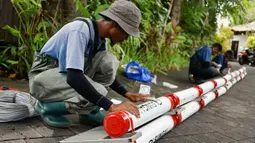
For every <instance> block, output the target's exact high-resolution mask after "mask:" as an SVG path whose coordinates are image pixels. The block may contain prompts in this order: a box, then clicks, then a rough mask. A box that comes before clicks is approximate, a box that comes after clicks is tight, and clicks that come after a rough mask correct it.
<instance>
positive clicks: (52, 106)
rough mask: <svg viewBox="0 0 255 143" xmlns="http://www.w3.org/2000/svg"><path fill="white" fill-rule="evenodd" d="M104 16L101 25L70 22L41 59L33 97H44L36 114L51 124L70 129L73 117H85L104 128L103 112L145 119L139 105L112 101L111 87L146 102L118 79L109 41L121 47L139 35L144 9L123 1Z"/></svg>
mask: <svg viewBox="0 0 255 143" xmlns="http://www.w3.org/2000/svg"><path fill="white" fill-rule="evenodd" d="M101 16H102V17H103V19H101V20H99V21H94V20H91V19H87V18H76V19H75V20H73V21H72V22H70V23H68V24H66V25H65V26H63V27H62V28H61V29H60V30H59V31H58V32H57V33H56V34H55V35H54V36H53V37H51V38H50V40H49V41H48V42H47V43H46V44H45V45H44V47H43V48H42V49H41V51H40V52H38V53H37V54H36V56H35V59H34V63H33V65H32V68H31V71H30V73H29V87H30V93H31V95H32V96H34V97H35V98H36V99H38V102H37V103H36V106H35V109H36V111H37V112H38V113H39V114H40V115H41V117H42V118H43V120H44V121H45V122H46V123H47V124H48V125H50V126H55V127H68V126H70V125H71V123H70V121H69V120H67V119H66V118H65V117H63V115H65V114H70V113H74V114H79V117H80V122H81V123H85V124H94V125H101V124H103V120H104V118H105V115H104V114H103V113H102V112H101V111H100V108H103V109H105V110H107V111H110V112H114V111H120V110H125V111H128V112H130V113H131V114H134V115H135V116H137V117H139V111H138V109H137V106H136V105H135V104H134V103H132V102H124V103H121V104H113V103H112V102H111V101H110V100H109V99H108V98H106V95H107V88H108V87H110V88H112V89H113V90H115V91H116V92H117V93H119V94H121V95H122V96H124V97H126V98H128V99H129V100H131V101H133V102H136V101H144V100H145V99H144V98H145V97H144V96H142V95H140V94H137V93H131V92H128V91H127V90H126V89H125V88H124V87H123V86H122V85H121V84H120V83H119V82H118V81H117V80H116V71H117V68H118V65H119V61H118V60H117V59H116V57H115V56H113V55H112V54H111V53H109V52H108V51H107V47H106V43H105V38H110V39H111V42H112V44H115V43H118V42H121V41H123V40H126V39H127V38H128V36H139V24H140V21H141V14H140V10H139V9H138V8H137V7H136V6H135V4H133V3H132V2H130V1H126V0H117V1H115V2H114V3H113V4H112V5H111V6H110V8H109V9H107V10H105V11H103V12H101Z"/></svg>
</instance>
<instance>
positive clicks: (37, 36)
mask: <svg viewBox="0 0 255 143" xmlns="http://www.w3.org/2000/svg"><path fill="white" fill-rule="evenodd" d="M41 36H42V34H41V33H37V34H36V35H35V38H34V43H37V42H41V41H42V40H41Z"/></svg>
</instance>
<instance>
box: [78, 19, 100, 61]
mask: <svg viewBox="0 0 255 143" xmlns="http://www.w3.org/2000/svg"><path fill="white" fill-rule="evenodd" d="M75 20H80V21H83V22H85V23H86V24H87V25H88V27H89V35H90V39H89V42H88V47H89V48H90V50H89V57H88V62H87V63H88V65H90V66H91V65H92V59H93V57H94V56H95V55H96V53H97V48H98V45H99V33H98V27H97V23H96V21H94V20H91V21H92V25H93V28H94V32H95V34H94V40H92V39H91V38H92V35H91V30H90V23H89V22H88V21H87V20H86V19H84V18H81V17H77V18H75V19H74V20H73V21H75ZM85 66H87V64H85Z"/></svg>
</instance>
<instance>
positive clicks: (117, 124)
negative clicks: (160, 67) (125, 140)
mask: <svg viewBox="0 0 255 143" xmlns="http://www.w3.org/2000/svg"><path fill="white" fill-rule="evenodd" d="M242 72H245V70H243V69H242V70H239V71H235V72H232V73H231V74H230V75H226V76H225V77H224V78H219V79H215V80H212V81H208V82H206V83H203V84H200V85H197V86H195V87H192V88H189V89H186V90H183V91H179V92H176V93H173V94H168V95H166V96H163V97H160V98H157V99H156V100H155V101H148V102H145V103H143V104H140V105H138V109H139V112H140V118H136V117H135V116H134V115H132V114H130V113H128V112H125V111H119V112H113V113H110V114H108V115H107V116H106V118H105V120H104V129H105V131H106V133H107V134H108V135H109V136H111V137H120V136H122V135H124V134H125V133H126V132H128V131H131V130H132V129H135V128H137V127H139V126H141V125H143V124H145V123H147V122H149V121H151V120H153V119H155V118H157V117H159V116H161V115H163V114H164V113H166V112H168V111H170V110H171V109H174V108H176V107H177V106H180V105H183V104H185V103H187V102H190V101H192V100H194V99H196V98H197V97H200V96H202V95H203V94H204V93H208V92H209V91H211V90H212V89H215V88H217V87H219V86H222V85H224V84H226V83H227V82H228V80H230V79H229V77H230V78H233V77H236V76H237V74H236V73H242Z"/></svg>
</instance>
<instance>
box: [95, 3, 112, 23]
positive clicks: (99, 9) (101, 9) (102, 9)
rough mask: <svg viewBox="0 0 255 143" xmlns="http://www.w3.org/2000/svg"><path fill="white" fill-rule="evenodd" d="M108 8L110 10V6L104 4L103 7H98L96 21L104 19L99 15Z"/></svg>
mask: <svg viewBox="0 0 255 143" xmlns="http://www.w3.org/2000/svg"><path fill="white" fill-rule="evenodd" d="M107 8H109V5H108V4H103V5H100V6H98V7H97V9H96V11H95V14H94V16H95V18H96V20H98V19H101V18H102V17H101V16H100V14H99V13H100V12H102V11H104V10H105V9H107Z"/></svg>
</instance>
